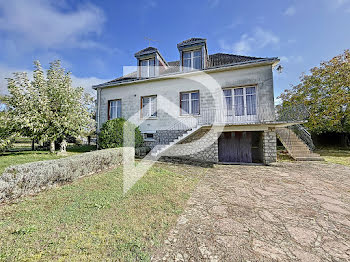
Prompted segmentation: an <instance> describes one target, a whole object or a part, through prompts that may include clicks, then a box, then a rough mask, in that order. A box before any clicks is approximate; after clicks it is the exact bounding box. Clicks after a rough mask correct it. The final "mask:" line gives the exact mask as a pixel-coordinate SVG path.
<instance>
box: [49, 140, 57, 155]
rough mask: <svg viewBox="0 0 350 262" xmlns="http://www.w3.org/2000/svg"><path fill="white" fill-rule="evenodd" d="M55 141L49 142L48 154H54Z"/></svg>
mask: <svg viewBox="0 0 350 262" xmlns="http://www.w3.org/2000/svg"><path fill="white" fill-rule="evenodd" d="M55 150H56V149H55V140H51V141H50V153H55Z"/></svg>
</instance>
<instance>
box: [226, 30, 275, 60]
mask: <svg viewBox="0 0 350 262" xmlns="http://www.w3.org/2000/svg"><path fill="white" fill-rule="evenodd" d="M279 42H280V39H279V37H278V36H276V35H275V34H274V33H272V32H271V31H268V30H264V29H262V28H260V27H258V28H256V29H255V30H254V32H253V33H252V34H251V35H249V34H243V35H242V36H241V39H240V40H239V41H238V42H235V43H228V42H227V41H226V40H223V39H222V40H220V41H219V44H220V47H221V48H222V49H223V50H224V51H226V52H233V53H236V54H241V55H248V54H251V52H254V51H256V50H258V49H262V48H265V47H266V46H275V47H276V46H278V44H279Z"/></svg>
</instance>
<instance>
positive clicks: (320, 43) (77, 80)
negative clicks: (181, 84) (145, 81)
mask: <svg viewBox="0 0 350 262" xmlns="http://www.w3.org/2000/svg"><path fill="white" fill-rule="evenodd" d="M349 28H350V0H304V1H301V0H300V1H297V0H284V1H281V0H279V1H277V0H265V1H261V0H250V1H243V0H242V1H240V0H235V1H232V0H202V1H190V0H187V1H167V0H163V1H160V0H142V1H141V0H140V1H132V0H129V1H115V0H104V1H84V0H76V1H73V0H55V1H54V0H52V1H51V0H11V1H8V0H0V92H1V93H3V92H5V89H6V82H5V81H4V78H5V77H8V76H11V72H14V71H30V70H32V68H33V66H32V63H33V60H35V59H39V60H40V61H41V62H42V64H43V65H44V67H46V68H47V66H48V63H49V62H50V61H52V60H54V59H60V60H62V63H63V65H64V67H65V68H67V69H68V70H70V71H72V74H73V81H74V84H75V85H81V86H84V87H86V88H89V86H91V85H92V84H97V83H101V82H103V81H105V80H110V79H113V78H115V77H117V76H120V75H121V74H122V71H123V66H133V65H135V64H136V59H135V58H134V53H135V52H137V51H139V50H140V49H142V48H145V47H147V46H148V42H147V41H146V40H145V39H144V38H145V37H150V38H153V39H156V40H158V42H155V43H152V45H153V46H156V47H157V48H159V50H160V52H161V53H162V54H163V56H164V57H165V59H166V60H167V61H173V60H178V56H179V54H178V50H177V48H176V44H177V43H179V42H181V41H182V40H185V39H187V38H190V37H204V38H207V44H208V50H209V53H216V52H227V53H234V54H241V55H252V56H260V57H275V56H278V57H280V59H281V64H282V65H283V67H284V70H283V72H282V73H281V74H277V73H275V96H278V95H279V94H280V92H281V91H283V90H284V89H286V88H289V87H290V85H291V84H297V83H298V79H299V76H300V75H301V73H302V72H307V71H308V70H309V69H310V68H311V67H313V66H316V65H318V64H319V63H320V62H321V61H322V60H326V59H330V58H332V57H333V56H335V55H337V54H340V53H342V52H343V50H345V49H347V48H350V33H349Z"/></svg>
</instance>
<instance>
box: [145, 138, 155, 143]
mask: <svg viewBox="0 0 350 262" xmlns="http://www.w3.org/2000/svg"><path fill="white" fill-rule="evenodd" d="M143 141H145V142H154V141H156V140H155V139H154V138H145V139H144V140H143Z"/></svg>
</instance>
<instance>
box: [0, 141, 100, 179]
mask: <svg viewBox="0 0 350 262" xmlns="http://www.w3.org/2000/svg"><path fill="white" fill-rule="evenodd" d="M95 148H96V147H95V146H73V147H69V148H67V152H68V153H67V156H70V155H74V154H78V153H84V152H89V151H91V150H94V149H95ZM62 157H64V156H59V155H57V154H50V152H48V151H22V152H5V153H0V175H1V174H2V173H3V172H4V170H5V168H6V167H8V166H11V165H19V164H24V163H29V162H35V161H43V160H51V159H58V158H62Z"/></svg>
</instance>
